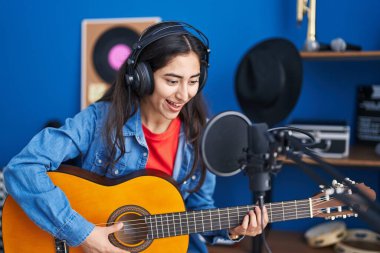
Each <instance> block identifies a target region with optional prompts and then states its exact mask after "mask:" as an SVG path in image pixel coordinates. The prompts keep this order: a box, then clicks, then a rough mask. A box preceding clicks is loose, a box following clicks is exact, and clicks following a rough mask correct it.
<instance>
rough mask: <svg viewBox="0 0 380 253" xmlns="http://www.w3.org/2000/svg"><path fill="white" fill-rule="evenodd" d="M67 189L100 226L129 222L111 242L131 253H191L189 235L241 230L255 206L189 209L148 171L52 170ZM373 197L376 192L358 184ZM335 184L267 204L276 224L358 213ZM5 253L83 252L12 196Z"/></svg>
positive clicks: (170, 187) (75, 204) (165, 182)
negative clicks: (118, 174) (108, 174)
mask: <svg viewBox="0 0 380 253" xmlns="http://www.w3.org/2000/svg"><path fill="white" fill-rule="evenodd" d="M48 175H49V177H50V178H51V179H52V181H53V182H54V184H55V185H56V186H57V187H59V188H60V189H62V190H63V191H64V192H65V194H66V196H67V198H68V199H69V201H70V204H71V206H72V208H73V209H75V210H76V211H77V212H78V213H80V214H81V215H83V216H84V217H85V218H86V219H87V220H89V221H91V222H92V223H94V224H97V225H104V226H107V225H111V224H113V223H115V222H123V223H124V229H123V230H122V231H119V232H116V233H114V234H111V235H110V236H109V240H110V241H111V243H113V244H114V245H116V246H117V247H120V248H122V249H125V250H128V251H131V252H144V253H145V252H146V253H148V252H155V253H157V252H158V253H159V252H165V253H169V252H173V253H174V252H175V253H181V252H186V251H187V247H188V241H189V238H188V235H189V234H191V233H199V232H204V231H213V230H219V229H225V228H231V227H235V226H237V225H238V224H240V223H241V221H242V219H243V217H244V216H245V214H246V213H247V212H248V210H250V209H252V208H253V206H252V205H247V206H236V207H227V208H217V209H208V210H198V211H186V210H185V205H184V203H183V199H182V196H181V194H180V192H179V191H178V189H177V187H176V186H175V184H174V182H173V181H172V180H171V179H170V178H165V177H162V175H161V174H157V173H155V172H153V171H151V170H142V171H138V172H136V173H133V174H132V175H129V176H127V177H124V178H120V179H116V180H114V179H113V180H110V179H107V178H104V177H100V176H96V175H94V174H91V173H89V172H87V171H84V170H82V169H79V168H76V167H69V166H65V167H61V168H60V169H59V170H58V171H55V172H48ZM357 185H358V186H359V187H360V188H361V189H362V190H363V191H365V192H366V193H367V194H368V195H371V196H373V198H374V195H375V193H374V192H373V191H372V190H371V189H369V188H368V187H366V186H364V185H363V184H357ZM346 188H347V187H345V186H344V185H342V184H339V183H335V185H334V187H332V188H329V189H326V190H324V191H323V192H321V193H319V194H317V195H315V196H314V197H311V198H308V199H303V200H293V201H287V202H278V203H269V204H265V206H266V208H267V210H268V216H269V221H270V222H277V221H284V220H293V219H301V218H313V217H323V218H334V217H345V216H351V215H354V213H353V212H352V211H351V210H350V209H349V208H347V207H345V206H344V205H343V204H342V203H341V202H339V201H338V200H336V199H335V198H334V194H335V193H340V194H349V192H347V191H346ZM3 241H4V250H5V253H24V252H28V253H54V252H55V253H64V252H70V253H80V252H83V251H82V250H81V248H80V247H68V246H67V245H66V244H65V242H64V241H60V240H58V239H56V238H54V237H52V236H51V235H50V234H49V233H47V232H46V231H44V230H42V229H40V228H39V227H38V226H37V225H35V224H34V223H33V222H32V221H31V220H30V219H29V218H28V217H27V216H26V214H25V213H24V212H23V211H22V209H21V208H20V207H19V206H18V205H17V204H16V202H15V201H14V200H13V199H12V197H10V196H8V197H7V199H6V201H5V204H4V209H3Z"/></svg>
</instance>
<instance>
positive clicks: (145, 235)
mask: <svg viewBox="0 0 380 253" xmlns="http://www.w3.org/2000/svg"><path fill="white" fill-rule="evenodd" d="M294 217H295V216H293V218H287V219H285V220H292V219H294ZM309 217H310V215H308V214H307V215H304V216H297V218H299V219H301V218H309ZM285 220H284V219H280V220H274V221H285ZM272 222H273V221H272ZM210 224H211V223H210ZM207 225H209V224H205V225H204V227H206V228H207ZM220 225H221V226H223V227H224V228H227V227H228V225H229V222H223V223H222V224H220ZM163 226H164V225H162V228H161V229H162V233H158V234H157V235H155V233H154V232H152V231H148V232H146V231H141V230H139V231H138V232H137V233H136V232H135V233H133V234H129V235H125V234H119V235H118V236H117V238H118V239H120V240H121V241H124V242H125V241H126V240H134V241H136V240H138V241H142V240H147V239H148V240H149V239H158V238H165V237H173V236H180V235H187V234H192V233H196V232H197V230H196V226H194V227H193V229H194V231H193V229H192V228H191V227H188V228H187V229H182V230H178V229H176V230H174V231H172V230H169V229H168V230H167V232H166V229H165V230H164V228H163ZM219 229H221V228H215V229H212V225H211V226H210V229H204V230H203V231H198V232H204V231H213V230H219ZM183 231H185V232H186V231H187V232H186V233H183ZM149 232H152V233H149ZM181 232H182V233H181Z"/></svg>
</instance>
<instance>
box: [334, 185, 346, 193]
mask: <svg viewBox="0 0 380 253" xmlns="http://www.w3.org/2000/svg"><path fill="white" fill-rule="evenodd" d="M335 191H336V193H338V194H341V193H343V192H344V188H343V187H342V186H339V187H337V188H336V190H335Z"/></svg>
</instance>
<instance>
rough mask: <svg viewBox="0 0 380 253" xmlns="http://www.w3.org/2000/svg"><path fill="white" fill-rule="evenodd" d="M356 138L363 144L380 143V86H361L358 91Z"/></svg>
mask: <svg viewBox="0 0 380 253" xmlns="http://www.w3.org/2000/svg"><path fill="white" fill-rule="evenodd" d="M356 138H357V141H358V142H360V143H362V144H370V145H376V144H377V143H379V142H380V85H379V84H373V85H360V86H359V87H358V89H357V103H356Z"/></svg>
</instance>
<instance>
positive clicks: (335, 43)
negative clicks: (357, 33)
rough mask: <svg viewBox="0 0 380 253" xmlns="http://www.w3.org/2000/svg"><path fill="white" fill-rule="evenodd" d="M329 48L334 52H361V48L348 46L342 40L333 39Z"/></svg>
mask: <svg viewBox="0 0 380 253" xmlns="http://www.w3.org/2000/svg"><path fill="white" fill-rule="evenodd" d="M330 47H331V50H332V51H335V52H344V51H360V50H362V47H361V46H358V45H353V44H349V43H347V42H346V41H345V40H344V39H342V38H336V39H333V40H332V41H331V43H330Z"/></svg>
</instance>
